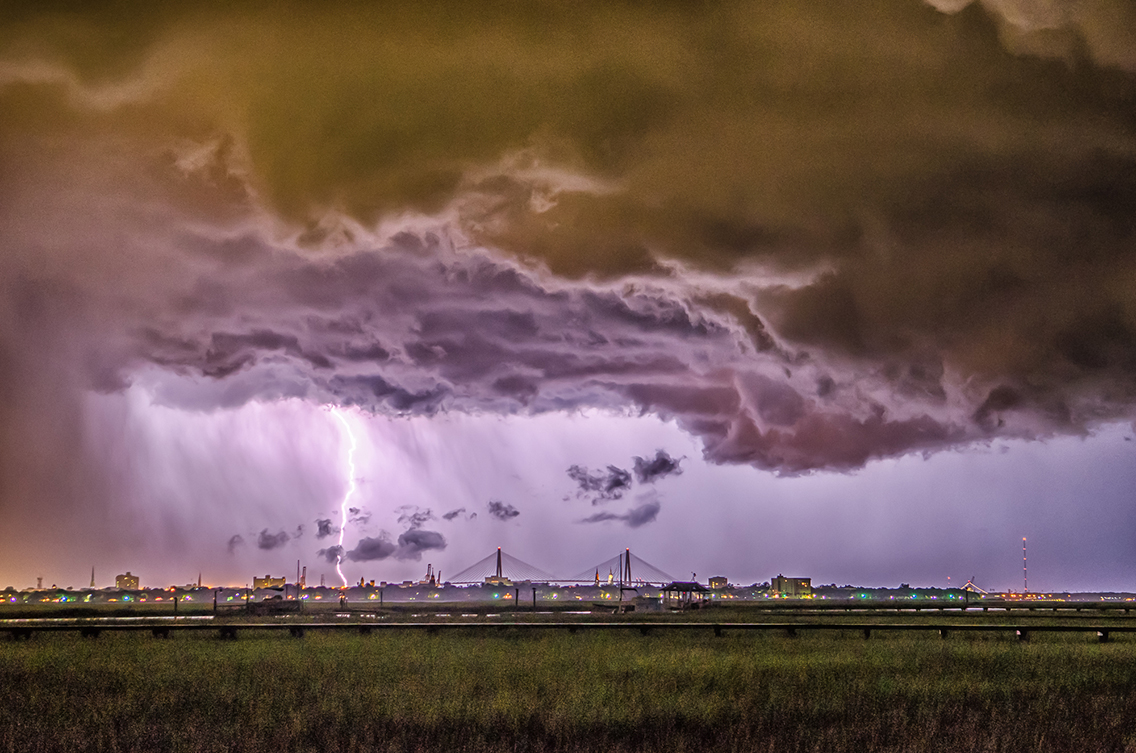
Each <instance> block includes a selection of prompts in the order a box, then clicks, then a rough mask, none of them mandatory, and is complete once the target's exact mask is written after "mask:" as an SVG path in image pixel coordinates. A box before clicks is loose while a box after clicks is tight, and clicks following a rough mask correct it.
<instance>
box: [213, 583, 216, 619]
mask: <svg viewBox="0 0 1136 753" xmlns="http://www.w3.org/2000/svg"><path fill="white" fill-rule="evenodd" d="M213 614H217V589H216V588H214V589H213Z"/></svg>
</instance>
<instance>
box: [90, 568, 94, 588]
mask: <svg viewBox="0 0 1136 753" xmlns="http://www.w3.org/2000/svg"><path fill="white" fill-rule="evenodd" d="M94 587H95V566H94V565H91V588H94Z"/></svg>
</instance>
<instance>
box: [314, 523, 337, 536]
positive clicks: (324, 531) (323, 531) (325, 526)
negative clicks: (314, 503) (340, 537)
mask: <svg viewBox="0 0 1136 753" xmlns="http://www.w3.org/2000/svg"><path fill="white" fill-rule="evenodd" d="M337 533H339V528H338V527H337V526H335V525H334V524H333V523H332V522H331V518H319V519H318V520H316V538H317V539H326V538H327V537H328V536H334V535H335V534H337Z"/></svg>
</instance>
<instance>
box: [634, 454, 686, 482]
mask: <svg viewBox="0 0 1136 753" xmlns="http://www.w3.org/2000/svg"><path fill="white" fill-rule="evenodd" d="M681 462H682V460H681V458H672V457H671V456H670V455H668V454H667V453H666V451H665V450H658V451H657V452H656V453H655V457H653V458H641V457H639V456H638V455H636V456H635V480H636V481H638V482H639V483H640V484H653V483H654V482H655V481H656V480H657V479H660V478H665V477H666V476H678V475H680V474H681V473H682V468H681V465H680V464H681Z"/></svg>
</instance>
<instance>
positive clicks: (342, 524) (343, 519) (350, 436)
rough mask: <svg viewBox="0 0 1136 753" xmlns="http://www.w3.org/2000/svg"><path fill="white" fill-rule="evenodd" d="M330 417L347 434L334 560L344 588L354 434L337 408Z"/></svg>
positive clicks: (353, 480) (353, 472)
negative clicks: (337, 542) (337, 549)
mask: <svg viewBox="0 0 1136 753" xmlns="http://www.w3.org/2000/svg"><path fill="white" fill-rule="evenodd" d="M331 415H333V416H335V417H336V418H338V419H339V423H341V424H343V429H344V431H346V432H347V441H348V443H349V447H348V450H347V491H346V492H345V493H344V495H343V501H342V502H340V503H339V555H338V556H337V557H336V560H335V572H337V573H339V579H340V580H341V581H343V585H344V587H346V586H347V578H346V577H345V576H344V575H343V567H342V565H343V534H344V532H345V531H346V529H347V500H349V499H351V495H352V494H354V493H355V448H356V446H357V445H356V443H355V432H353V431H351V424H350V423H348V421H347V417H346V416H344V415H343V413H342V412H341V411H340V410H339V409H338V408H332V409H331Z"/></svg>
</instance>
